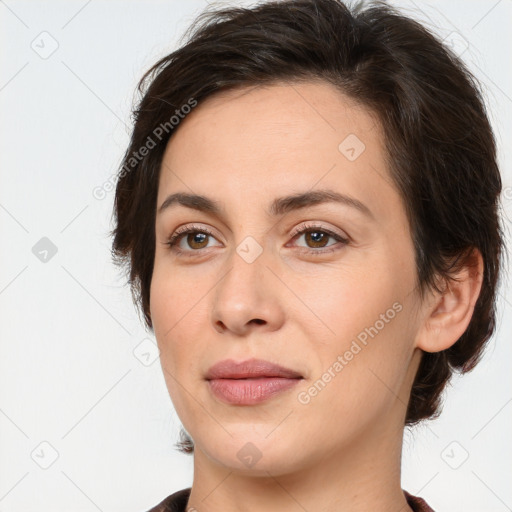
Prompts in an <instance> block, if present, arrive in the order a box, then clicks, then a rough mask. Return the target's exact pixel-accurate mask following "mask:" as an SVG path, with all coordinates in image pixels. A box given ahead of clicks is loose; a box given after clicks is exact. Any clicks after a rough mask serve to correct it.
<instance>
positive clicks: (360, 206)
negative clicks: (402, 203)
mask: <svg viewBox="0 0 512 512" xmlns="http://www.w3.org/2000/svg"><path fill="white" fill-rule="evenodd" d="M322 203H339V204H343V205H346V206H350V207H352V208H355V209H356V210H359V211H360V212H361V213H363V214H364V215H366V216H368V217H370V218H372V219H374V218H375V217H374V215H373V213H372V212H371V210H370V209H369V208H368V207H367V206H366V205H365V204H364V203H362V202H361V201H359V200H358V199H355V198H354V197H350V196H347V195H345V194H340V193H339V192H335V191H334V190H314V191H308V192H302V193H297V194H293V195H290V196H285V197H279V198H277V199H274V201H272V203H271V204H270V207H269V209H268V210H267V213H268V215H270V216H272V217H277V216H282V215H284V214H286V213H288V212H291V211H294V210H300V209H302V208H307V207H308V206H315V205H318V204H322ZM177 204H179V205H181V206H185V207H186V208H191V209H193V210H198V211H201V212H205V213H209V214H212V215H216V216H218V217H221V216H222V208H221V206H220V203H219V202H218V201H214V200H213V199H210V198H209V197H206V196H203V195H198V194H188V193H184V192H177V193H175V194H171V195H169V196H168V197H167V198H166V199H165V201H164V202H163V203H162V204H161V205H160V208H158V214H161V213H162V212H163V211H164V210H166V209H168V208H170V207H171V206H173V205H177Z"/></svg>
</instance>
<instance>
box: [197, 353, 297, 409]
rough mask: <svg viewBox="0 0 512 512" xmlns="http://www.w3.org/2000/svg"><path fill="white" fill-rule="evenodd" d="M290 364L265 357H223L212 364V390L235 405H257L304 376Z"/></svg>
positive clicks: (216, 395) (214, 393)
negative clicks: (242, 359) (289, 366)
mask: <svg viewBox="0 0 512 512" xmlns="http://www.w3.org/2000/svg"><path fill="white" fill-rule="evenodd" d="M303 378H304V377H303V376H302V375H301V374H300V373H299V372H297V371H295V370H292V369H290V368H286V367H284V366H280V365H276V364H274V363H270V362H269V361H264V360H262V359H250V360H247V361H242V362H236V361H233V360H232V359H227V360H224V361H220V362H219V363H217V364H215V365H214V366H212V367H211V368H210V370H209V371H208V373H207V375H206V381H207V383H208V386H209V389H210V391H211V392H212V394H213V395H214V396H215V397H216V398H217V399H219V400H220V401H222V402H224V403H228V404H231V405H255V404H258V403H261V402H264V401H266V400H269V399H270V398H272V397H275V396H276V395H278V394H281V393H282V392H284V391H286V390H289V389H290V388H292V387H294V386H295V385H297V383H298V382H300V381H301V380H303Z"/></svg>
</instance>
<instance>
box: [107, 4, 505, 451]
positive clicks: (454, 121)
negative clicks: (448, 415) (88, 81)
mask: <svg viewBox="0 0 512 512" xmlns="http://www.w3.org/2000/svg"><path fill="white" fill-rule="evenodd" d="M189 34H190V37H189V39H188V41H187V43H186V44H185V45H183V46H182V47H180V48H179V49H177V50H176V51H173V52H172V53H170V54H169V55H167V56H166V57H164V58H162V59H161V60H159V61H158V62H157V63H156V64H155V65H154V66H153V67H152V68H151V69H149V70H148V71H147V72H146V73H145V74H144V76H143V77H142V79H141V80H140V82H139V85H138V91H139V93H140V94H141V99H140V102H139V104H138V106H137V108H136V109H135V110H134V121H135V123H134V128H133V134H132V137H131V141H130V145H129V148H128V149H127V151H126V154H125V156H124V160H123V164H122V166H121V170H120V172H119V176H118V182H117V189H116V196H115V207H114V208H115V216H116V222H117V224H116V227H115V229H114V230H113V231H112V234H113V235H114V240H113V251H112V252H113V257H114V261H115V262H116V263H117V264H119V265H126V267H127V268H128V270H129V282H130V285H131V289H132V293H133V298H134V301H135V303H136V304H137V305H138V306H140V308H141V310H142V312H143V313H144V317H145V321H146V324H147V326H148V327H149V328H150V329H152V323H151V317H150V313H149V290H150V284H151V277H152V271H153V264H154V255H155V226H154V224H155V210H156V198H157V191H158V178H159V173H160V168H161V164H162V158H163V154H164V151H165V147H166V144H167V142H168V140H169V138H170V137H171V136H172V133H173V131H172V130H171V129H169V131H168V133H167V132H166V134H165V136H163V137H162V138H161V139H160V140H158V143H157V144H156V146H155V147H154V148H153V149H151V151H150V152H149V154H147V155H146V156H145V157H144V158H143V159H141V161H140V162H138V163H136V165H133V166H132V168H131V169H129V170H128V171H127V163H128V161H129V159H130V158H131V157H132V154H133V152H136V151H138V149H139V148H140V147H141V146H143V145H144V144H145V141H147V140H148V137H149V136H151V134H152V133H153V131H154V130H155V127H157V126H159V125H162V123H166V122H168V120H169V118H170V116H171V115H172V114H173V113H174V112H175V111H176V109H180V108H181V106H182V105H185V104H186V103H187V102H188V101H190V99H191V98H193V99H195V101H197V102H201V100H204V99H205V98H207V97H208V96H211V95H212V94H215V93H216V92H218V91H222V90H228V89H231V88H236V87H242V86H247V85H253V86H254V85H256V86H257V85H259V84H262V85H263V84H271V83H277V82H280V81H290V82H292V81H302V80H306V81H307V80H311V79H321V80H325V81H327V82H329V83H331V84H334V85H335V86H336V87H337V88H338V89H339V90H340V92H342V93H343V94H345V95H348V96H349V97H351V98H353V99H355V100H356V101H357V102H359V103H360V104H362V105H365V106H367V107H369V108H370V109H371V110H372V111H373V112H375V113H376V114H377V116H378V118H379V119H380V122H381V123H382V126H383V127H384V133H385V138H386V140H385V143H386V150H387V152H386V154H387V160H388V162H387V163H388V167H389V169H390V172H391V176H392V179H393V181H394V183H395V185H396V187H397V189H398V190H399V192H400V194H401V197H402V199H403V203H404V206H405V209H406V212H407V216H408V219H409V222H410V226H411V232H412V236H413V243H414V247H415V258H416V266H417V274H418V285H419V289H420V290H421V291H422V293H423V292H424V291H425V290H426V289H428V288H429V287H431V288H436V289H438V284H437V283H438V278H439V277H441V278H442V279H444V280H448V279H450V278H451V276H453V272H454V271H455V270H457V269H458V268H459V266H460V265H462V264H464V263H465V262H466V261H467V258H468V256H469V254H470V252H471V251H472V249H474V248H476V249H478V250H479V251H480V252H481V254H482V256H483V261H484V275H483V284H482V289H481V292H480V295H479V298H478V301H477V303H476V306H475V309H474V312H473V316H472V319H471V322H470V324H469V326H468V328H467V329H466V331H465V332H464V334H463V335H462V336H461V337H460V339H459V340H458V341H457V342H456V343H455V344H454V345H453V346H451V347H450V348H448V349H446V350H443V351H441V352H436V353H423V354H422V360H421V363H420V366H419V369H418V372H417V375H416V378H415V381H414V384H413V387H412V391H411V396H410V401H409V404H408V409H407V413H406V425H412V424H414V423H417V422H419V421H420V420H422V419H425V418H429V417H435V416H437V415H438V414H439V412H440V397H441V393H442V391H443V389H444V387H445V386H446V384H447V382H448V381H449V379H450V377H451V375H452V373H453V371H454V370H457V371H460V372H461V373H463V372H467V371H469V370H471V369H472V368H473V367H474V366H475V364H476V363H477V362H478V360H479V359H480V357H481V355H482V352H483V349H484V347H485V345H486V342H487V341H488V339H489V338H490V336H491V335H492V333H493V332H494V330H495V316H496V312H495V307H496V294H497V284H498V276H499V273H500V267H501V254H502V250H503V236H502V229H501V224H500V219H499V215H498V201H499V196H500V192H501V178H500V172H499V169H498V165H497V158H496V144H495V139H494V135H493V132H492V129H491V126H490V123H489V120H488V117H487V114H486V110H485V107H484V101H483V96H482V93H481V91H480V88H479V84H478V82H477V81H476V79H475V78H474V77H473V75H472V74H471V73H470V72H469V71H468V70H467V69H466V67H465V66H464V64H463V63H462V61H461V60H460V59H459V58H458V57H457V56H456V55H455V54H454V53H452V52H451V51H450V50H449V49H447V48H446V47H445V46H444V45H443V43H442V42H441V41H440V40H439V39H438V38H436V37H435V36H434V35H432V34H431V33H430V32H429V31H428V30H427V29H426V28H424V27H423V26H422V25H421V24H420V23H418V22H416V21H414V20H412V19H410V18H408V17H406V16H403V15H401V14H400V13H399V12H398V11H397V10H396V9H395V8H393V7H391V6H389V5H387V4H385V3H384V2H371V3H370V4H369V5H368V6H365V5H363V3H361V2H359V3H357V4H356V5H355V6H353V7H351V8H350V9H349V8H348V7H347V6H346V5H345V4H344V3H342V2H341V1H338V0H297V1H294V0H284V1H272V2H266V3H262V4H259V5H257V6H255V7H253V8H224V9H218V10H214V11H209V10H206V11H204V12H203V13H202V14H201V15H200V16H199V17H198V18H197V19H196V21H195V23H194V24H193V25H192V26H191V27H190V29H189ZM132 163H133V162H132ZM185 439H188V438H186V437H185ZM185 445H187V446H188V448H187V449H185V450H184V451H191V448H190V447H191V443H188V442H185V444H182V446H185Z"/></svg>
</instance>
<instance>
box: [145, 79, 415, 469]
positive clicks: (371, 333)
mask: <svg viewBox="0 0 512 512" xmlns="http://www.w3.org/2000/svg"><path fill="white" fill-rule="evenodd" d="M383 144H384V138H383V133H382V131H381V128H380V125H379V124H378V123H377V122H376V120H375V118H374V117H373V116H372V115H371V114H370V113H369V112H368V111H367V110H366V109H364V108H362V107H361V106H358V105H356V104H354V103H353V102H352V101H350V100H349V99H348V98H346V97H345V96H344V95H342V94H341V93H340V92H339V91H338V90H336V89H335V88H334V87H333V86H331V85H329V84H327V83H323V82H310V83H303V84H295V85H285V84H283V85H273V86H269V87H266V88H261V87H260V88H245V89H239V90H236V91H231V92H227V93H221V94H219V95H217V96H213V97H210V98H208V99H207V100H206V101H204V102H203V103H201V104H200V105H199V106H197V107H196V108H195V110H193V111H192V112H191V113H190V114H189V115H188V116H187V117H186V118H185V119H184V121H182V122H181V124H180V126H179V129H178V130H177V131H176V133H175V134H174V135H173V136H172V138H171V139H170V142H169V144H168V146H167V149H166V152H165V155H164V160H163V165H162V170H161V176H160V182H159V189H158V201H157V212H158V213H157V218H156V226H155V229H156V252H155V262H154V271H153V277H152V282H151V296H150V304H151V307H150V311H151V318H152V322H153V326H154V331H155V336H156V339H157V342H158V346H159V348H160V351H161V364H162V368H163V371H164V376H165V379H166V383H167V387H168V390H169V393H170V396H171V399H172V401H173V404H174V406H175V408H176V411H177V413H178V415H179V417H180V419H181V421H182V422H183V425H184V427H185V428H186V430H187V431H188V432H189V433H190V435H191V437H192V438H193V440H194V443H195V449H196V456H198V452H199V453H202V454H206V456H207V457H208V458H209V460H210V461H214V462H216V463H218V464H219V465H221V466H225V467H228V468H237V469H239V470H241V471H244V470H247V471H252V472H258V471H260V472H265V471H271V472H273V474H279V473H282V474H283V473H286V472H287V471H288V470H289V468H292V467H293V468H300V467H303V466H304V467H305V466H306V465H307V464H310V463H313V462H315V461H320V460H321V459H324V458H325V457H327V456H332V455H333V454H341V453H343V451H344V450H348V448H349V447H350V448H351V449H353V448H354V447H356V446H360V444H359V443H363V442H365V443H367V444H368V443H371V440H372V439H373V440H376V441H375V442H377V440H378V439H379V437H382V436H385V435H386V433H387V434H389V435H393V436H396V433H397V431H398V430H400V429H401V428H402V427H403V421H404V417H405V409H406V404H407V402H408V398H409V392H410V387H411V384H412V380H413V377H414V373H415V371H416V369H417V364H418V362H419V359H418V355H419V351H418V350H416V351H415V350H414V345H415V336H416V333H417V332H418V329H419V322H420V319H421V315H419V314H418V311H419V309H418V308H420V307H421V304H420V302H419V299H418V294H417V290H416V271H415V262H414V250H413V244H412V240H411V233H410V231H409V226H408V221H407V217H406V214H405V211H404V207H403V204H402V201H401V199H400V197H399V194H398V192H397V190H396V188H395V187H394V185H393V183H392V180H391V178H390V175H389V171H388V169H387V168H386V166H385V160H384V147H383ZM324 192H325V193H326V194H325V197H324V196H322V195H321V194H317V195H316V198H317V199H318V198H320V199H322V197H324V199H325V198H327V199H328V198H329V194H330V197H331V198H338V199H339V200H320V201H318V202H316V203H315V204H313V203H312V202H310V201H309V200H308V195H309V194H312V193H315V194H316V193H322V194H323V193H324ZM327 192H328V194H327ZM176 193H181V194H187V195H188V194H195V195H200V196H204V197H206V198H208V200H209V201H211V202H213V203H215V205H216V206H217V207H218V212H216V213H214V212H213V211H208V209H207V208H202V209H201V208H200V207H201V206H204V204H203V203H202V202H199V201H195V203H194V204H195V205H196V207H197V208H195V207H193V206H192V205H191V204H190V203H189V206H185V205H183V204H180V202H178V201H174V202H172V203H171V204H168V205H167V207H166V208H164V209H163V210H161V211H159V209H160V206H161V205H162V204H163V203H164V201H165V200H166V199H167V198H168V196H169V195H171V194H176ZM302 194H304V195H305V197H304V198H303V199H302V200H299V201H291V200H286V199H283V198H287V197H290V196H299V195H302ZM314 198H315V196H313V199H314ZM310 199H311V197H310ZM276 201H277V202H276ZM273 205H274V207H273ZM178 228H191V229H193V230H195V233H192V234H185V235H182V236H181V237H180V238H179V239H178V240H177V241H176V244H175V245H174V247H170V246H169V245H167V243H166V242H167V241H168V239H169V238H170V237H171V236H172V235H173V234H175V233H176V230H177V229H178ZM204 230H207V231H208V232H210V233H211V234H208V233H205V231H204ZM307 230H309V231H307ZM413 356H414V357H413ZM252 358H257V359H263V360H266V361H269V362H271V363H274V364H278V365H281V366H284V367H286V368H290V369H292V370H294V371H295V372H297V373H298V374H299V375H300V376H302V379H295V380H294V381H282V380H281V381H279V382H289V383H290V385H289V386H288V387H286V388H284V389H282V390H281V391H280V392H278V393H276V394H273V395H271V396H268V397H267V398H266V399H264V400H260V401H255V402H253V403H243V402H240V403H236V401H235V402H234V403H233V402H230V401H229V400H227V399H223V398H222V396H220V395H217V394H215V393H214V392H213V388H214V386H212V383H211V382H209V381H208V380H206V376H207V372H208V370H209V368H210V367H211V366H212V365H214V364H215V363H218V362H219V361H222V360H225V359H232V360H234V361H237V362H238V361H245V360H248V359H252ZM274 382H278V381H274ZM238 384H239V385H240V386H244V385H246V384H247V381H246V382H245V384H244V383H241V382H240V381H238ZM305 441H307V442H305ZM248 443H252V444H248ZM247 454H248V455H250V456H252V457H253V459H251V460H255V461H256V463H254V462H253V463H252V465H251V463H248V462H247V461H248V460H249V459H248V458H246V457H245V455H247Z"/></svg>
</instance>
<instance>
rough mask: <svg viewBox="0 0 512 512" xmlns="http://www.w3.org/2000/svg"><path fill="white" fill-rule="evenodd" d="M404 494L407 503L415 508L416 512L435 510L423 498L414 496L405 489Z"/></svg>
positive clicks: (431, 511) (432, 511)
mask: <svg viewBox="0 0 512 512" xmlns="http://www.w3.org/2000/svg"><path fill="white" fill-rule="evenodd" d="M404 494H405V499H406V500H407V504H408V505H409V506H410V507H411V508H412V509H413V510H414V512H435V511H434V509H433V508H431V507H430V506H429V505H428V503H427V502H426V501H425V500H424V499H423V498H420V497H418V496H413V495H412V494H409V493H408V492H407V491H404Z"/></svg>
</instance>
